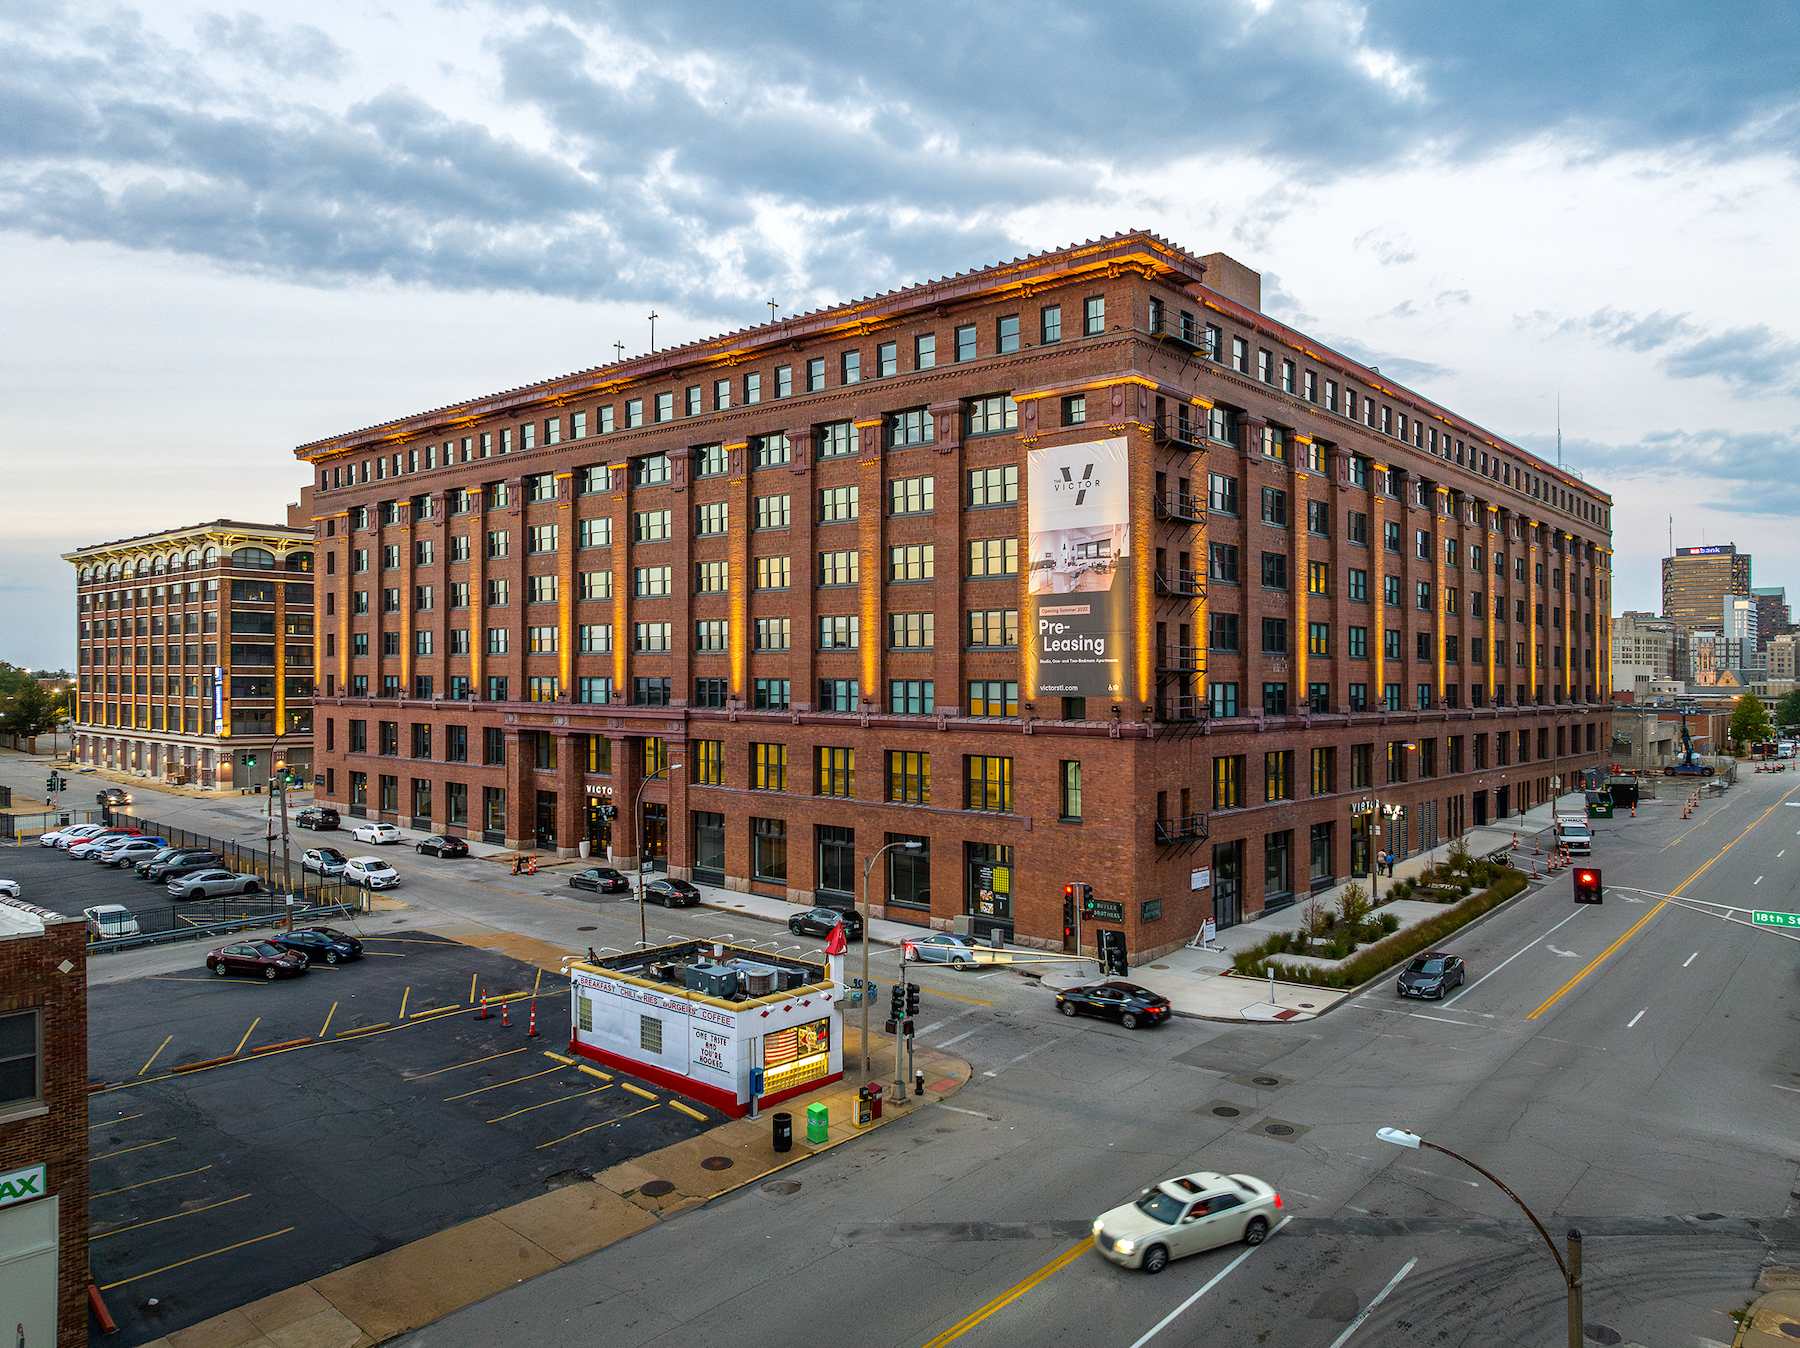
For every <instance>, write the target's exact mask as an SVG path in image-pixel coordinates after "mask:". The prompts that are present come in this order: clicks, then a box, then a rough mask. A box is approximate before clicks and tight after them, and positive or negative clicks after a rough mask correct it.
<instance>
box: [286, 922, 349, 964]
mask: <svg viewBox="0 0 1800 1348" xmlns="http://www.w3.org/2000/svg"><path fill="white" fill-rule="evenodd" d="M268 942H269V944H270V945H274V946H280V947H281V948H282V949H283V950H297V951H299V952H300V953H301V954H302V955H305V956H306V958H307V961H308V963H311V964H321V963H322V964H337V963H338V962H340V961H342V960H359V959H361V958H362V953H363V948H362V942H361V941H359V940H357V939H356V938H355V937H354V936H350V935H348V934H346V933H344V932H341V931H333V930H332V929H331V928H329V927H303V928H301V929H300V930H299V931H284V932H277V933H276V934H275V935H273V936H271V937H269V938H268Z"/></svg>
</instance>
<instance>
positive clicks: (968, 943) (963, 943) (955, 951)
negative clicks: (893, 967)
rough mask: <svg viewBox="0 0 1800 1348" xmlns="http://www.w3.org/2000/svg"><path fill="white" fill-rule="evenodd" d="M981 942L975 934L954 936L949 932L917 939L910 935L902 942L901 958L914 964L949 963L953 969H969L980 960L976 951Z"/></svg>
mask: <svg viewBox="0 0 1800 1348" xmlns="http://www.w3.org/2000/svg"><path fill="white" fill-rule="evenodd" d="M980 944H981V943H980V942H979V941H977V940H976V939H975V938H974V937H973V936H952V935H950V934H948V933H947V932H937V933H935V934H934V935H931V936H920V937H917V938H916V939H915V938H913V937H910V936H909V937H908V938H907V939H906V940H904V941H902V942H901V943H900V958H901V959H902V960H911V961H912V962H913V963H914V964H948V965H949V966H950V967H951V968H952V969H968V968H972V967H973V966H974V965H975V964H977V963H978V962H979V961H978V960H977V958H976V956H975V953H974V952H975V949H976V947H978V946H979V945H980Z"/></svg>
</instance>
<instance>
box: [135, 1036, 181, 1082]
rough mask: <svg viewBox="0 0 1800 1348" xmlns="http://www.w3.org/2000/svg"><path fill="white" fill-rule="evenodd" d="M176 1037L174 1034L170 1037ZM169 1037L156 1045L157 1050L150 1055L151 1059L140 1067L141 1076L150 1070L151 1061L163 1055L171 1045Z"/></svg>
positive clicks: (139, 1073)
mask: <svg viewBox="0 0 1800 1348" xmlns="http://www.w3.org/2000/svg"><path fill="white" fill-rule="evenodd" d="M174 1037H175V1036H174V1035H170V1036H169V1039H173V1038H174ZM169 1039H165V1040H163V1041H162V1043H160V1044H158V1045H157V1046H156V1052H154V1053H152V1054H151V1055H150V1061H149V1062H146V1063H145V1064H144V1065H143V1066H142V1067H140V1068H138V1075H139V1076H143V1075H144V1073H146V1072H148V1071H149V1070H150V1063H153V1062H155V1061H156V1060H157V1059H158V1058H160V1057H162V1051H163V1050H164V1049H165V1048H167V1047H168V1046H169Z"/></svg>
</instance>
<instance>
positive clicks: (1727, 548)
mask: <svg viewBox="0 0 1800 1348" xmlns="http://www.w3.org/2000/svg"><path fill="white" fill-rule="evenodd" d="M1736 553H1737V544H1735V543H1714V544H1713V545H1712V546H1711V547H1709V548H1676V549H1675V555H1676V556H1677V557H1723V556H1730V555H1735V554H1736Z"/></svg>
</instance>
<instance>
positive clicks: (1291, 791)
mask: <svg viewBox="0 0 1800 1348" xmlns="http://www.w3.org/2000/svg"><path fill="white" fill-rule="evenodd" d="M1260 287H1261V282H1260V278H1259V277H1258V276H1257V274H1256V273H1254V272H1250V271H1248V270H1247V269H1245V268H1243V267H1242V266H1240V265H1239V264H1237V263H1235V262H1233V261H1232V260H1231V259H1230V258H1227V257H1224V256H1223V255H1219V254H1215V255H1213V256H1211V257H1208V258H1198V257H1195V256H1193V255H1191V254H1189V253H1186V252H1183V251H1182V250H1180V249H1178V248H1175V247H1173V246H1171V245H1170V244H1168V243H1167V242H1165V241H1163V240H1161V239H1159V238H1156V237H1155V236H1153V235H1148V234H1142V233H1133V234H1126V235H1119V236H1115V237H1112V238H1109V239H1105V240H1102V241H1100V242H1098V243H1089V244H1087V245H1085V246H1081V247H1074V248H1068V249H1064V250H1061V251H1059V252H1054V253H1046V254H1042V255H1039V256H1036V257H1031V258H1027V259H1024V260H1022V261H1015V262H1012V263H1010V264H1007V265H1003V266H996V267H990V268H988V269H986V270H983V271H978V272H973V273H969V274H967V275H959V276H956V277H954V278H947V279H944V280H941V281H937V282H934V283H931V284H927V285H920V286H915V287H912V288H910V289H907V290H902V291H896V292H891V293H888V294H885V295H880V296H877V297H875V298H873V299H868V300H863V301H859V302H857V303H854V304H846V305H842V306H840V307H837V308H833V309H828V310H824V311H820V312H817V313H812V314H805V315H801V316H797V317H794V318H791V319H787V320H785V321H781V322H776V323H771V324H768V325H766V326H762V327H758V328H755V329H752V330H749V331H746V332H739V333H733V334H731V335H729V336H725V337H720V338H716V339H713V340H709V341H705V342H697V343H694V344H691V345H689V346H685V347H681V348H678V349H675V350H671V351H662V352H657V353H654V354H652V355H649V356H645V357H642V358H640V359H636V360H629V361H623V362H620V363H618V364H615V365H611V366H606V367H604V368H601V369H597V370H591V371H587V372H584V373H581V374H576V375H571V376H569V377H566V378H562V379H555V380H550V381H547V382H545V383H543V384H539V385H534V386H531V387H529V388H524V389H519V390H515V391H513V392H510V393H505V394H500V395H496V396H492V397H486V398H480V399H476V400H472V401H470V402H467V403H463V404H459V405H456V406H453V407H448V408H444V409H442V410H440V411H438V412H434V413H430V414H427V415H422V416H415V417H408V418H406V419H403V420H400V421H395V422H391V423H388V424H385V425H382V426H378V427H374V428H372V429H369V430H366V431H360V432H356V433H354V434H348V435H343V436H338V437H335V438H333V439H330V440H325V441H320V442H318V443H315V444H310V445H305V446H302V447H301V448H300V449H299V450H298V451H297V452H298V454H299V456H300V457H302V458H305V459H307V460H309V461H310V462H311V463H313V464H314V466H315V469H316V472H317V478H316V483H317V488H316V501H317V507H316V510H317V515H318V518H317V530H316V532H317V540H316V546H317V550H318V553H319V556H320V558H321V562H320V565H319V567H318V575H317V580H318V582H319V585H320V587H321V590H322V595H321V600H320V623H321V628H320V632H321V636H320V649H319V670H320V677H321V683H320V688H319V692H320V704H321V708H320V712H319V716H320V718H321V719H322V721H323V725H322V726H320V727H318V736H317V744H318V754H319V757H318V762H319V768H320V771H321V773H322V776H323V781H322V784H321V796H322V797H324V798H329V799H331V800H334V801H337V802H340V803H342V804H343V805H345V806H347V807H348V810H349V812H350V813H352V814H357V815H363V814H366V815H367V816H369V817H374V816H376V815H379V816H380V817H381V818H384V819H397V820H399V821H400V822H402V823H405V822H408V821H411V822H413V823H414V824H416V825H418V826H420V827H424V826H425V825H426V824H430V825H431V826H432V827H434V828H445V829H447V830H449V831H452V832H467V833H469V834H470V835H481V836H485V837H487V838H490V839H491V840H493V841H495V842H502V841H503V842H505V843H506V844H508V845H520V846H530V845H533V844H534V843H535V845H537V846H540V847H546V848H549V847H554V848H556V849H557V850H558V851H559V852H562V853H563V854H565V855H566V854H569V853H570V852H571V851H572V850H573V848H574V845H575V843H576V842H577V840H578V839H580V838H582V837H591V838H592V839H593V840H594V841H595V843H596V844H599V845H602V846H610V848H611V851H612V853H613V855H615V856H617V857H620V858H624V859H630V858H634V857H636V856H637V854H638V849H639V846H640V838H641V839H642V845H643V846H644V847H645V849H646V850H647V852H648V853H649V855H650V856H651V857H653V858H656V859H657V860H658V862H659V863H661V864H666V865H667V866H668V867H669V868H670V869H671V870H673V871H674V872H675V873H677V874H682V875H691V876H692V877H693V878H695V879H698V880H702V881H711V882H714V883H722V884H724V885H727V886H730V887H733V888H737V889H750V890H754V891H756V892H759V893H766V894H773V895H781V896H784V897H786V898H787V899H788V900H790V901H792V902H795V903H812V902H815V901H824V902H828V903H832V904H836V905H840V906H841V905H844V904H847V903H849V902H850V901H851V899H852V895H853V894H855V893H857V892H858V887H859V885H860V883H861V880H862V876H863V867H864V865H865V863H866V862H867V861H868V859H869V858H870V857H871V856H872V855H873V854H874V853H875V852H876V851H877V849H879V848H881V847H882V846H883V845H885V844H887V843H890V842H896V841H901V840H906V841H917V842H919V843H921V844H922V845H923V846H922V848H921V849H920V850H919V851H916V852H909V851H905V850H902V849H898V848H897V849H895V850H892V851H889V852H887V853H886V854H885V856H884V857H883V858H882V862H881V864H880V865H878V866H876V867H875V868H874V871H873V873H872V874H871V876H870V880H869V883H870V886H871V895H872V899H873V902H874V905H875V907H876V910H877V912H878V913H879V912H882V911H885V914H886V916H888V917H889V918H895V919H899V920H902V921H915V922H918V923H920V924H926V923H929V924H931V925H935V926H938V927H948V926H949V925H951V922H952V919H953V918H955V917H957V916H959V915H964V914H970V915H973V917H974V927H975V929H976V930H977V931H981V932H985V931H987V930H990V929H992V928H994V927H999V928H1003V929H1005V930H1007V931H1008V932H1010V933H1011V934H1012V936H1013V937H1014V938H1015V939H1016V940H1018V941H1020V942H1021V943H1030V944H1037V945H1045V946H1060V945H1061V944H1062V942H1063V940H1064V912H1063V897H1062V896H1063V885H1064V884H1065V883H1067V882H1069V881H1086V882H1088V883H1090V884H1091V885H1093V887H1094V893H1095V897H1096V898H1097V899H1098V900H1100V902H1101V903H1102V904H1103V905H1117V907H1116V908H1112V907H1102V909H1101V913H1102V915H1103V919H1104V920H1103V921H1102V922H1101V923H1100V925H1101V926H1109V927H1112V928H1114V929H1119V930H1122V931H1123V932H1124V933H1125V937H1126V941H1127V944H1128V946H1129V948H1130V950H1131V951H1132V952H1133V953H1134V955H1135V956H1136V957H1139V958H1141V957H1143V956H1144V955H1146V954H1150V953H1153V952H1155V951H1158V950H1161V949H1164V948H1169V947H1173V946H1175V945H1177V944H1179V943H1181V942H1184V941H1186V940H1188V939H1189V938H1190V937H1191V936H1192V935H1193V933H1194V932H1195V931H1196V930H1197V929H1198V928H1199V927H1200V925H1201V923H1202V921H1203V919H1204V918H1206V917H1208V916H1216V918H1217V920H1218V921H1219V922H1220V923H1221V924H1229V923H1232V922H1235V921H1240V920H1243V919H1245V918H1248V917H1253V916H1255V915H1257V914H1258V913H1259V912H1261V911H1263V910H1264V909H1266V908H1274V907H1277V906H1280V905H1283V904H1287V903H1290V902H1292V901H1293V899H1294V897H1295V895H1297V894H1298V895H1302V896H1303V895H1304V894H1305V893H1307V892H1308V890H1309V887H1317V886H1321V885H1323V884H1326V883H1329V882H1330V881H1331V880H1332V878H1333V877H1337V878H1342V877H1343V876H1345V875H1348V874H1352V873H1363V872H1365V871H1366V869H1367V867H1368V864H1369V858H1370V853H1371V851H1372V850H1373V851H1379V850H1380V849H1381V847H1384V846H1393V847H1394V848H1395V849H1396V850H1398V851H1400V852H1402V853H1405V852H1408V851H1411V850H1415V849H1417V848H1418V847H1420V846H1421V845H1424V844H1428V843H1430V842H1431V841H1433V840H1438V839H1442V838H1444V837H1445V836H1447V835H1451V834H1454V833H1455V832H1457V831H1459V830H1461V829H1462V828H1464V827H1466V826H1468V825H1470V824H1473V823H1479V822H1484V821H1487V820H1490V819H1493V818H1496V817H1502V816H1505V815H1508V814H1510V813H1516V812H1517V811H1519V810H1521V809H1523V808H1524V807H1526V806H1527V805H1530V804H1534V803H1537V802H1539V801H1541V800H1542V799H1544V797H1545V796H1546V794H1547V793H1548V792H1549V790H1550V783H1551V779H1552V777H1553V776H1555V775H1561V776H1563V777H1564V779H1565V781H1567V780H1568V779H1569V777H1570V775H1571V774H1572V773H1573V772H1575V771H1576V770H1578V769H1581V768H1586V767H1592V766H1594V765H1596V764H1598V763H1599V762H1600V756H1599V754H1598V752H1597V750H1598V749H1599V748H1601V747H1603V746H1604V745H1605V744H1606V743H1607V742H1608V739H1609V732H1608V725H1607V721H1606V715H1607V713H1606V707H1605V696H1606V690H1607V689H1608V688H1610V686H1611V682H1610V675H1609V671H1608V670H1607V669H1606V661H1607V658H1608V651H1609V642H1608V640H1607V635H1606V628H1607V617H1606V615H1607V614H1608V612H1609V595H1610V572H1609V570H1608V567H1609V564H1610V562H1609V559H1610V499H1609V498H1608V497H1607V496H1606V495H1605V494H1604V493H1600V492H1596V491H1594V490H1593V489H1592V488H1590V487H1588V486H1587V485H1586V484H1585V483H1583V482H1581V481H1580V480H1579V479H1577V478H1575V477H1574V476H1572V475H1570V474H1567V473H1563V472H1559V471H1557V470H1556V469H1553V468H1552V467H1550V466H1549V465H1547V464H1545V463H1542V462H1541V461H1539V460H1537V459H1536V458H1534V457H1533V456H1531V455H1530V454H1527V453H1525V452H1524V451H1522V450H1520V449H1518V448H1517V447H1515V446H1513V445H1510V444H1507V443H1506V442H1504V441H1502V440H1499V439H1497V438H1496V437H1494V436H1492V435H1491V434H1489V433H1487V432H1485V431H1483V430H1481V429H1480V428H1478V427H1476V426H1474V425H1473V424H1471V423H1469V422H1466V421H1463V420H1461V419H1460V418H1458V417H1456V416H1454V415H1452V414H1451V413H1449V412H1447V411H1445V410H1444V409H1442V408H1440V407H1437V406H1435V405H1434V404H1432V403H1430V402H1428V401H1427V400H1425V399H1422V398H1420V397H1418V396H1417V395H1415V394H1412V393H1410V392H1408V391H1406V390H1404V389H1402V388H1400V387H1398V386H1396V385H1395V384H1394V383H1393V382H1392V381H1391V380H1387V379H1384V378H1382V377H1381V376H1380V375H1379V374H1378V373H1377V372H1376V371H1375V370H1373V369H1370V368H1366V367H1363V366H1360V365H1357V364H1356V363H1355V362H1353V361H1350V360H1347V359H1345V358H1344V357H1342V356H1339V355H1337V354H1335V353H1333V352H1330V351H1328V350H1326V349H1324V348H1322V347H1320V346H1319V345H1318V344H1317V343H1314V342H1311V341H1309V340H1308V339H1306V338H1305V337H1303V336H1302V335H1300V334H1299V333H1296V332H1293V331H1291V330H1289V329H1287V328H1285V327H1282V326H1281V325H1279V324H1277V323H1274V322H1273V321H1271V320H1270V319H1268V318H1267V317H1265V316H1264V315H1263V314H1262V313H1261V312H1260V311H1259V306H1260ZM676 765H679V766H676ZM859 769H860V771H859ZM659 774H660V775H659ZM1371 801H1378V802H1379V803H1380V805H1382V806H1387V805H1390V804H1392V805H1401V806H1404V807H1405V813H1404V817H1403V818H1401V819H1399V820H1398V821H1397V822H1396V823H1395V824H1393V825H1392V826H1391V827H1390V828H1389V831H1388V833H1387V834H1386V835H1384V836H1382V837H1380V838H1375V839H1371V838H1370V837H1369V836H1368V834H1367V833H1366V832H1365V829H1366V827H1367V825H1368V821H1369V815H1368V813H1367V810H1368V809H1369V807H1370V802H1371ZM602 802H611V803H613V804H614V805H616V807H617V810H618V819H617V821H616V822H614V823H612V824H611V825H610V829H609V828H608V826H607V825H605V824H603V823H602V822H601V821H600V812H599V811H598V810H597V809H592V808H590V807H592V806H596V805H598V804H600V803H602ZM1371 844H1373V847H1372V846H1371ZM1083 937H1084V944H1087V945H1090V946H1091V944H1092V939H1093V927H1092V926H1091V925H1090V926H1088V927H1085V928H1084V931H1083Z"/></svg>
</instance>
